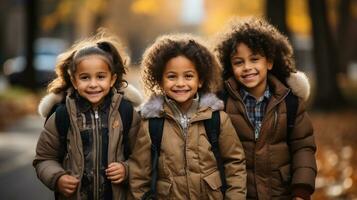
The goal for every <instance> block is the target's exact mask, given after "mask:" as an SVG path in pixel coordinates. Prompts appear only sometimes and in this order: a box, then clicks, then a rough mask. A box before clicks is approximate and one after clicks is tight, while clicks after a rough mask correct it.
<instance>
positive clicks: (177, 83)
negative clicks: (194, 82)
mask: <svg viewBox="0 0 357 200" xmlns="http://www.w3.org/2000/svg"><path fill="white" fill-rule="evenodd" d="M184 84H185V80H184V79H183V78H179V79H177V81H176V86H183V85H184Z"/></svg>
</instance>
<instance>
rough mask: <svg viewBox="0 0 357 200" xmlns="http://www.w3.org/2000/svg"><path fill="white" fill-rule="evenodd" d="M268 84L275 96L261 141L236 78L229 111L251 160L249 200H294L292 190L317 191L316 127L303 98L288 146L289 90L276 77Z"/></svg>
mask: <svg viewBox="0 0 357 200" xmlns="http://www.w3.org/2000/svg"><path fill="white" fill-rule="evenodd" d="M268 81H269V85H270V87H271V88H272V89H273V95H272V97H271V99H270V101H269V103H268V105H267V109H266V113H265V116H264V119H263V122H262V127H261V131H260V136H259V138H258V140H257V141H255V139H254V128H253V127H252V125H250V122H249V119H248V116H247V113H246V110H245V107H244V104H243V101H242V99H241V97H240V95H239V92H238V91H239V86H238V84H237V83H236V81H235V80H234V79H233V78H231V79H229V80H228V81H226V83H225V85H226V88H227V90H228V92H229V94H230V95H229V98H228V100H227V104H226V111H227V113H228V115H229V116H230V117H231V119H232V122H233V125H234V127H235V130H236V131H237V133H238V135H239V138H240V140H241V142H242V144H243V147H244V151H245V155H246V159H247V199H260V200H263V199H291V196H290V195H291V186H292V187H295V186H298V185H299V184H302V185H304V186H306V187H307V188H309V190H311V192H312V191H313V189H314V187H315V178H316V173H317V169H316V160H315V156H314V154H315V151H316V146H315V143H314V136H313V127H312V124H311V121H310V119H309V117H308V115H307V113H306V111H305V105H304V102H303V100H302V99H301V98H300V99H299V107H298V111H297V116H296V121H295V127H294V130H293V132H292V134H291V137H290V140H289V142H290V146H289V145H288V143H287V141H288V139H287V128H286V125H287V122H286V106H285V101H284V99H285V97H286V96H287V94H288V91H289V89H288V88H286V87H285V86H284V85H283V84H282V83H281V82H279V81H278V80H277V79H276V78H275V77H273V76H269V78H268ZM297 85H298V84H297V83H296V84H294V85H292V86H295V87H296V86H297ZM293 89H294V90H296V89H298V88H293ZM300 89H303V88H300Z"/></svg>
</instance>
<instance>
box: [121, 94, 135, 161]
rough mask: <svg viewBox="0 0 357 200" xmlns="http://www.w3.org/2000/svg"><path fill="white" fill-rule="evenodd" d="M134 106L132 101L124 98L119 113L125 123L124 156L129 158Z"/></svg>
mask: <svg viewBox="0 0 357 200" xmlns="http://www.w3.org/2000/svg"><path fill="white" fill-rule="evenodd" d="M133 110H134V108H133V106H132V105H131V102H130V101H128V100H126V99H124V98H122V99H121V102H120V105H119V114H120V118H121V121H122V123H123V145H124V158H125V160H127V159H128V158H129V156H130V154H131V150H130V145H129V131H130V128H131V123H132V121H133Z"/></svg>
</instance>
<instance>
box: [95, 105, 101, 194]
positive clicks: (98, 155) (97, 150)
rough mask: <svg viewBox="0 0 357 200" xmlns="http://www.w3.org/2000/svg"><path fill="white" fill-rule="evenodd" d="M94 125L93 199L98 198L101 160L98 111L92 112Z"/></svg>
mask: <svg viewBox="0 0 357 200" xmlns="http://www.w3.org/2000/svg"><path fill="white" fill-rule="evenodd" d="M94 118H95V120H94V125H95V130H94V137H95V140H94V143H95V145H94V147H95V149H94V151H95V159H94V169H95V175H94V190H93V193H94V194H93V197H94V199H98V198H99V169H100V160H101V142H100V141H101V140H100V131H99V124H100V123H99V114H98V110H96V109H95V110H94Z"/></svg>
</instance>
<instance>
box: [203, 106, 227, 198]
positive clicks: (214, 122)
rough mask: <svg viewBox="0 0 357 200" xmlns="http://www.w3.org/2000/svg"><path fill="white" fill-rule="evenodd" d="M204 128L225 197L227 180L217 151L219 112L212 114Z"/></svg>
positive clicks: (205, 122)
mask: <svg viewBox="0 0 357 200" xmlns="http://www.w3.org/2000/svg"><path fill="white" fill-rule="evenodd" d="M204 126H205V130H206V134H207V137H208V141H209V142H210V143H211V146H212V152H213V154H214V157H215V158H216V161H217V167H218V170H219V175H220V177H221V182H222V187H221V191H222V193H223V196H225V192H226V190H227V187H228V186H227V180H226V176H225V172H224V165H223V161H222V158H221V153H220V151H219V134H220V133H221V129H220V126H221V118H220V115H219V111H214V112H213V113H212V118H211V119H207V120H205V121H204Z"/></svg>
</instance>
